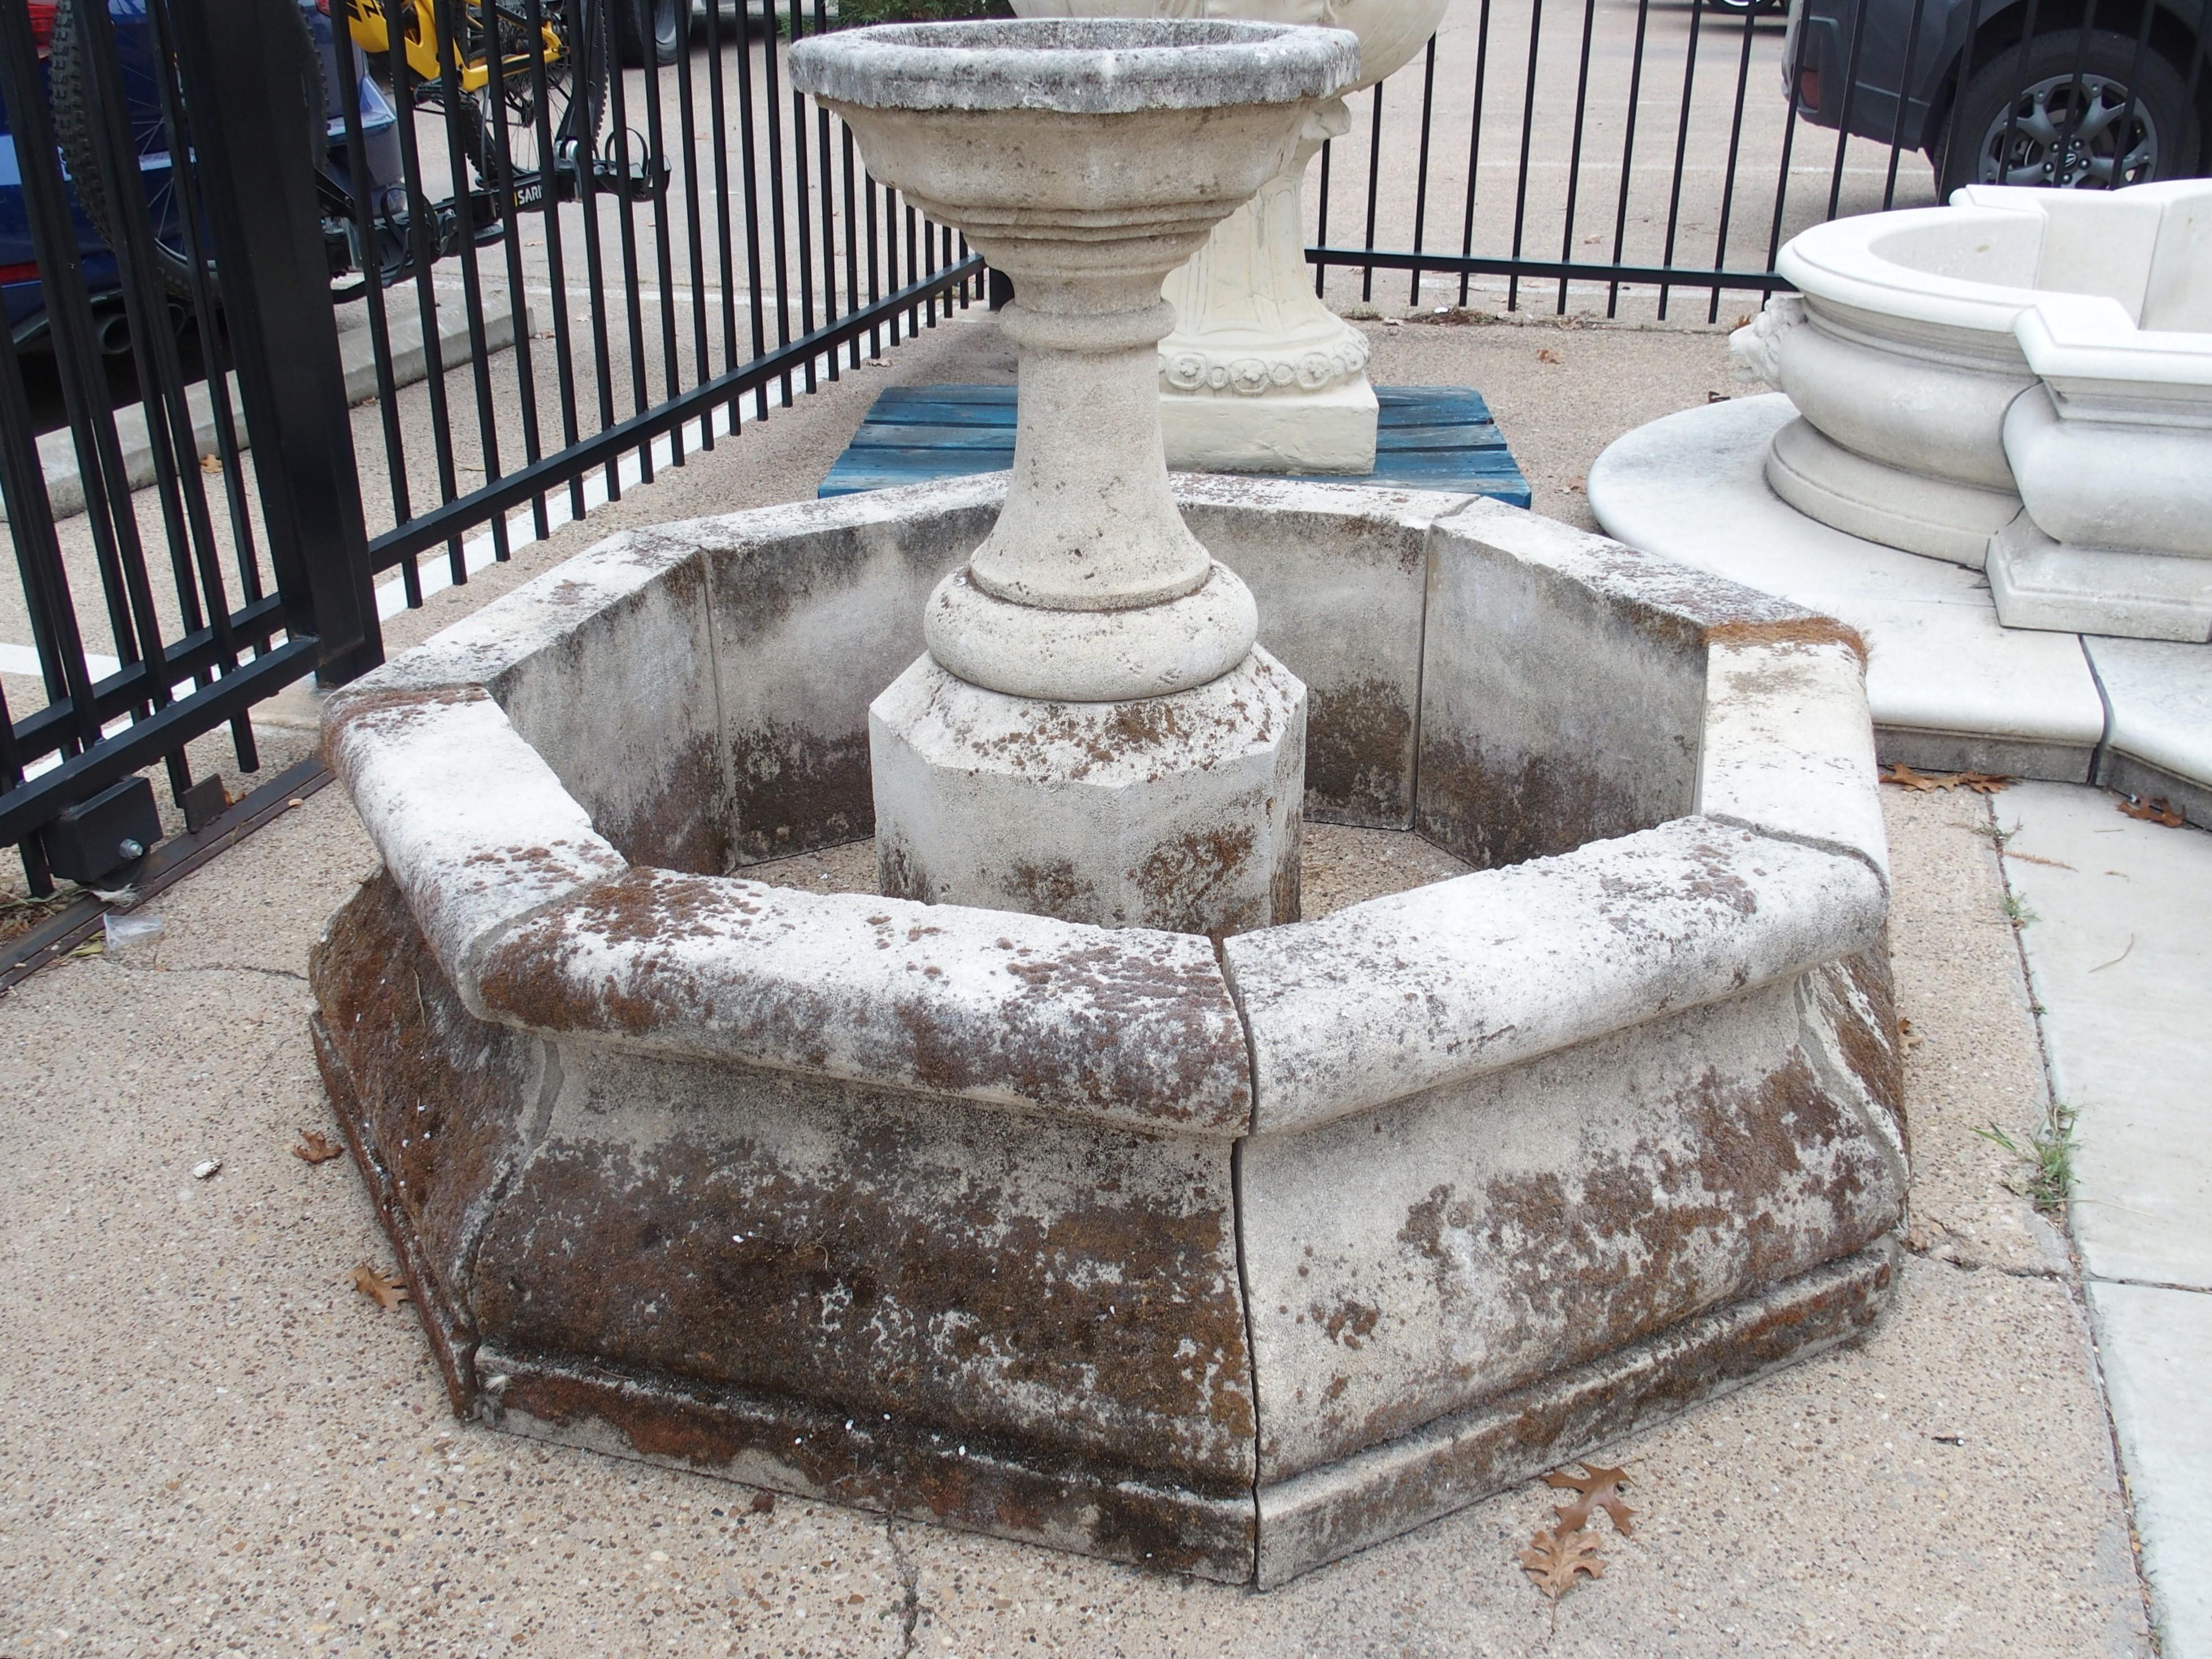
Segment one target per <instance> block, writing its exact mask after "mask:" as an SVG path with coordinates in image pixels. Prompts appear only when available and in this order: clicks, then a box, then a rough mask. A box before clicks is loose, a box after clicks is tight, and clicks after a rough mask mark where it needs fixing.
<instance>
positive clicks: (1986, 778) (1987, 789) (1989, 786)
mask: <svg viewBox="0 0 2212 1659" xmlns="http://www.w3.org/2000/svg"><path fill="white" fill-rule="evenodd" d="M1952 778H1953V781H1954V782H1957V783H1961V784H1964V785H1965V786H1966V787H1967V788H1969V789H1971V790H1972V791H1973V792H1974V793H1976V794H1978V795H1994V794H1996V793H1998V792H1999V791H2001V790H2005V789H2009V788H2011V787H2013V785H2015V783H2018V782H2019V781H2020V780H2019V779H2018V778H2008V777H2007V776H2005V775H2004V774H2003V773H2002V772H1956V773H1954V774H1953V775H1952Z"/></svg>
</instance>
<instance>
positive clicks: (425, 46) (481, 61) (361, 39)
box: [346, 0, 567, 92]
mask: <svg viewBox="0 0 2212 1659" xmlns="http://www.w3.org/2000/svg"><path fill="white" fill-rule="evenodd" d="M464 3H465V4H466V5H467V7H468V9H471V10H472V11H482V10H489V11H492V12H494V13H495V14H496V15H503V16H505V17H506V18H507V20H508V21H513V22H517V23H520V22H523V21H525V20H523V19H521V18H520V17H517V16H515V15H514V14H513V13H512V12H506V13H501V12H500V10H499V7H498V5H497V0H464ZM403 15H404V17H405V18H406V19H407V21H408V25H409V27H408V29H407V33H406V34H405V35H404V37H403V44H404V49H405V52H406V54H407V67H408V68H409V69H410V70H413V71H414V72H415V74H416V76H419V77H420V78H421V79H422V80H425V81H435V80H437V79H438V78H439V72H438V7H437V0H408V3H407V5H406V6H405V8H404V12H403ZM346 28H347V32H348V33H350V34H351V35H352V36H353V39H354V44H355V45H356V46H360V47H361V48H362V51H364V52H371V53H374V54H375V55H376V56H377V58H380V59H381V58H383V57H384V56H385V55H386V54H388V53H389V52H391V50H392V25H391V21H390V18H389V16H388V15H387V14H386V11H385V9H384V0H346ZM538 34H539V37H540V39H541V40H543V41H544V49H545V61H546V63H547V64H549V65H550V64H556V63H558V62H560V61H561V59H562V58H563V57H565V56H566V55H567V49H566V47H565V46H564V45H563V43H562V38H561V35H560V33H559V32H558V31H557V30H556V29H555V28H553V27H552V26H551V25H550V24H540V25H539V26H538ZM455 67H456V68H457V69H459V71H460V80H461V90H462V91H463V92H476V91H479V90H481V89H482V88H483V87H485V86H487V85H489V82H490V81H491V69H490V66H489V61H488V60H487V59H485V58H481V57H479V58H462V59H461V60H460V61H459V63H458V64H456V65H455ZM500 69H501V75H502V76H504V77H506V78H507V82H508V84H510V85H512V84H513V83H514V77H515V76H522V77H525V79H527V77H528V76H529V74H530V57H529V54H528V53H522V54H520V55H518V56H514V57H511V58H507V59H505V60H504V61H503V62H502V63H501V65H500Z"/></svg>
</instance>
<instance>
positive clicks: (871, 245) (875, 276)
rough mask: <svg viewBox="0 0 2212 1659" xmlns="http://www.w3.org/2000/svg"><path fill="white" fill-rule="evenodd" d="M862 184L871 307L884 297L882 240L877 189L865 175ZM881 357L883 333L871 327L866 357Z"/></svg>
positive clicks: (873, 182) (872, 181)
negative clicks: (865, 187)
mask: <svg viewBox="0 0 2212 1659" xmlns="http://www.w3.org/2000/svg"><path fill="white" fill-rule="evenodd" d="M862 182H863V183H864V184H866V186H867V202H866V213H867V216H868V303H869V304H870V305H874V304H876V303H877V302H878V301H880V300H882V298H883V297H884V290H883V283H882V276H883V270H882V262H883V246H884V238H883V229H882V227H881V226H880V225H879V224H878V222H877V215H876V197H877V194H878V188H879V187H878V185H877V184H876V181H875V180H874V179H872V178H868V177H867V176H866V174H863V175H862ZM883 355H884V331H883V330H882V329H881V328H874V327H872V328H870V329H869V330H868V356H870V357H871V358H872V359H878V360H880V359H881V358H882V356H883Z"/></svg>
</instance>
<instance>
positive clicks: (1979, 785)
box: [1881, 761, 2019, 795]
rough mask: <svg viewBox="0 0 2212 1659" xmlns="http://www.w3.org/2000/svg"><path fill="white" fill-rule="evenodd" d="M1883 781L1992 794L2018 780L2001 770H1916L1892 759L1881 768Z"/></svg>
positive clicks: (1906, 785)
mask: <svg viewBox="0 0 2212 1659" xmlns="http://www.w3.org/2000/svg"><path fill="white" fill-rule="evenodd" d="M1881 781H1883V782H1884V783H1894V784H1899V785H1902V786H1903V787H1905V788H1907V789H1971V790H1972V791H1973V792H1974V793H1976V794H1978V795H1994V794H1996V793H1997V792H1998V791H1999V790H2000V789H2009V788H2011V787H2013V785H2014V784H2015V783H2016V782H2017V781H2019V780H2017V779H2015V778H2008V777H2006V776H2005V775H2003V774H2002V773H2001V772H1916V771H1914V770H1913V769H1911V767H1909V766H1907V765H1906V764H1905V763H1904V762H1903V761H1892V762H1890V763H1889V764H1888V765H1887V766H1885V767H1883V768H1882V769H1881Z"/></svg>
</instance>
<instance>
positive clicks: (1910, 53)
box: [1790, 0, 2151, 213]
mask: <svg viewBox="0 0 2212 1659" xmlns="http://www.w3.org/2000/svg"><path fill="white" fill-rule="evenodd" d="M1928 5H1929V0H1914V3H1913V7H1912V21H1911V24H1910V25H1909V26H1908V27H1906V29H1905V68H1904V69H1903V70H1901V71H1900V72H1899V75H1898V77H1897V112H1896V113H1895V114H1894V115H1893V116H1892V117H1891V118H1890V122H1889V171H1888V173H1887V175H1886V176H1885V177H1884V178H1883V179H1882V181H1881V210H1882V211H1883V212H1884V213H1887V212H1888V211H1889V210H1890V208H1891V207H1892V206H1893V204H1895V203H1896V201H1897V163H1898V158H1899V156H1900V155H1903V154H1904V152H1905V106H1907V105H1909V104H1910V103H1911V101H1912V67H1913V63H1914V60H1915V59H1917V58H1918V57H1919V56H1920V20H1921V19H1922V18H1923V17H1925V16H1926V15H1928ZM2150 14H2151V8H2150V7H2148V6H2145V7H2144V8H2143V17H2144V19H2145V20H2146V21H2145V24H2144V28H2145V33H2148V28H2149V24H2148V19H2149V17H2150ZM1796 102H1797V83H1796V82H1795V81H1792V82H1790V106H1791V107H1792V108H1793V109H1794V108H1795V107H1796Z"/></svg>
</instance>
